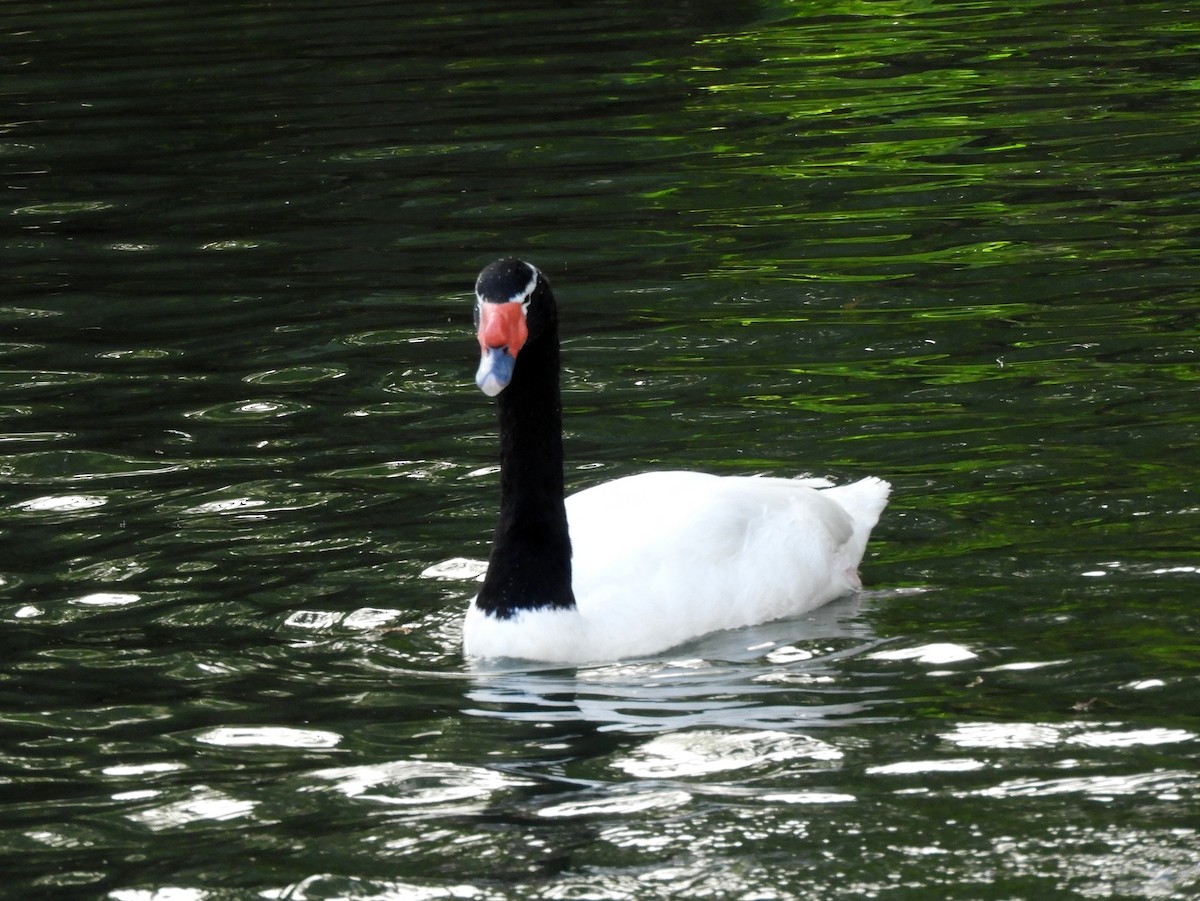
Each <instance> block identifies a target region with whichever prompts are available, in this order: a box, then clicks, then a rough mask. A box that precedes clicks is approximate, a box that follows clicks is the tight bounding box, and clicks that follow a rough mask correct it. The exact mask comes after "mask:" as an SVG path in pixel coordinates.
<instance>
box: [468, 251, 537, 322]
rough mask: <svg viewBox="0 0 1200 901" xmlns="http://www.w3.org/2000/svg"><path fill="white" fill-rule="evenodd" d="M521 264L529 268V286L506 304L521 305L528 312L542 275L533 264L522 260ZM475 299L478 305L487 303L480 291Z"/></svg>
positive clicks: (476, 292)
mask: <svg viewBox="0 0 1200 901" xmlns="http://www.w3.org/2000/svg"><path fill="white" fill-rule="evenodd" d="M520 263H521V264H522V265H524V266H528V267H529V273H530V275H529V284H527V285H526V286H525V287H524V288H522V289H521V290H520V291H518V292H517V293H516V294H514V295H513V296H512V297H510V298H509V299H508V300H507V301H505V303H519V304H521V306H523V307H525V309H526V310H528V309H529V301H530V300H531V299H532V298H533V292H534V291H536V290H537V283H538V277H539V276H540V275H541V273H539V272H538V270H537V267H536V266H534V265H533V264H532V263H526V262H525V261H524V260H520ZM475 299H476V301H477V302H478V303H485V302H487V300H486V298H485V297H484V296H483V295H482V294H480V293H479V291H478V290H476V291H475Z"/></svg>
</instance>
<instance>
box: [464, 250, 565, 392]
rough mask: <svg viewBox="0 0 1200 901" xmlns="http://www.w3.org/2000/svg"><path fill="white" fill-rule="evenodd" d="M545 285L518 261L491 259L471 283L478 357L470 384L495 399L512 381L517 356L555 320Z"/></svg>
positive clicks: (548, 288) (534, 272) (552, 296)
mask: <svg viewBox="0 0 1200 901" xmlns="http://www.w3.org/2000/svg"><path fill="white" fill-rule="evenodd" d="M557 315H558V314H557V310H556V309H555V304H554V295H553V294H551V293H550V283H549V282H548V281H546V277H545V276H544V275H542V274H541V273H540V272H538V270H537V268H536V267H534V266H531V265H530V264H529V263H526V262H524V261H523V260H517V259H505V260H496V262H494V263H491V264H489V265H487V266H485V267H484V269H483V271H482V272H480V273H479V278H478V279H476V280H475V327H476V330H477V334H478V336H479V349H480V354H481V358H480V361H479V370H478V371H477V372H476V373H475V384H477V385H478V386H479V388H480V390H482V391H483V393H484V394H487V395H488V396H489V397H495V396H496V395H497V394H499V393H500V392H501V391H503V390H504V389H505V387H506V386H507V385H508V383H509V382H510V381H512V377H513V370H514V368H515V367H516V362H517V354H518V353H520V351H521V348H522V347H524V346H525V344H526V342H529V341H536V340H537V338H538V337H539V336H540V335H541V334H542V333H544V332H546V331H547V330H548V329H549V328H550V327H551V326H552V325H553V324H554V323H555V322H556V321H557Z"/></svg>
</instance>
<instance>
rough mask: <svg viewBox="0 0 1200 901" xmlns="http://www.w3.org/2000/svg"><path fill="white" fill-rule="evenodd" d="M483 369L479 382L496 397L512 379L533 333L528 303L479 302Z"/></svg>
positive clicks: (480, 368)
mask: <svg viewBox="0 0 1200 901" xmlns="http://www.w3.org/2000/svg"><path fill="white" fill-rule="evenodd" d="M478 309H479V350H480V360H479V369H478V370H477V371H476V373H475V384H476V385H478V386H479V389H480V390H481V391H482V392H483V393H484V394H486V395H487V396H488V397H495V396H496V395H497V394H499V393H500V392H501V391H503V390H504V389H505V387H506V386H507V385H508V383H509V382H510V381H511V380H512V374H513V367H514V366H515V365H516V362H517V354H518V353H519V352H520V350H521V348H522V347H523V346H524V344H525V340H526V339H527V338H528V337H529V327H528V325H527V324H526V322H525V305H524V304H521V303H512V302H510V303H490V302H487V301H481V302H480V303H479V308H478Z"/></svg>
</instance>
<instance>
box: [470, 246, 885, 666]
mask: <svg viewBox="0 0 1200 901" xmlns="http://www.w3.org/2000/svg"><path fill="white" fill-rule="evenodd" d="M475 295H476V300H475V321H476V326H477V334H478V338H479V346H480V350H481V353H482V359H481V360H480V363H479V370H478V372H477V373H476V375H475V381H476V383H477V384H478V385H479V387H480V388H481V389H482V390H483V392H484V393H485V394H487V395H489V396H492V397H495V398H496V407H497V411H498V414H499V424H500V518H499V521H498V522H497V524H496V531H495V534H494V536H493V538H492V550H491V554H490V556H489V558H488V566H487V573H486V575H485V576H484V578H483V584H482V586H481V587H480V589H479V594H478V595H477V596H476V597H475V599H474V600H473V601H472V602H471V605H470V607H469V608H468V610H467V615H466V620H465V622H464V624H463V649H464V651H465V653H466V654H467V656H468V657H477V658H480V657H481V658H499V657H512V658H519V659H523V660H534V661H543V662H549V663H566V664H575V663H588V662H600V661H611V660H618V659H621V658H627V657H641V656H649V655H653V654H657V653H659V652H661V651H665V650H668V649H669V648H672V647H674V646H676V645H679V644H682V643H683V642H686V641H688V640H689V639H692V638H696V637H698V636H700V635H704V634H706V633H708V632H715V631H717V630H720V629H734V628H738V627H741V626H749V625H754V624H757V623H764V622H768V621H770V620H773V619H779V618H782V617H786V616H794V615H797V614H800V613H803V612H805V611H806V610H811V609H812V608H814V607H818V606H820V605H821V604H824V603H826V602H828V601H831V600H833V599H834V598H836V597H839V596H841V595H843V594H846V593H848V592H851V591H854V590H857V589H859V588H860V587H861V583H860V582H859V578H858V564H859V561H860V560H861V559H862V555H863V551H864V550H865V548H866V544H867V538H868V537H869V536H870V533H871V529H872V527H874V525H875V523H876V521H877V520H878V519H879V514H880V513H881V512H882V510H883V508H884V506H885V505H886V504H887V498H888V492H889V491H890V486H889V485H888V483H887V482H885V481H883V480H882V479H877V478H865V479H861V480H860V481H857V482H854V483H852V484H849V485H843V486H839V487H830V483H829V482H827V481H825V480H824V479H799V480H797V479H786V478H766V477H757V476H716V475H709V474H706V473H700V472H648V473H643V474H641V475H633V476H626V477H624V478H619V479H615V480H614V481H611V482H606V483H604V484H601V485H596V486H595V487H592V488H587V489H585V490H583V491H580V492H578V493H577V494H573V495H571V496H570V497H567V498H564V496H563V449H562V400H561V395H560V392H559V339H558V307H557V304H556V302H555V300H554V294H553V293H552V292H551V290H550V283H549V282H548V281H547V280H546V277H545V276H544V275H542V273H541V272H539V271H538V270H537V269H536V268H535V267H533V266H531V265H530V264H529V263H526V262H523V261H521V260H516V259H504V260H497V261H496V262H494V263H492V264H490V265H489V266H487V267H485V268H484V270H483V271H482V272H481V273H480V274H479V279H478V281H477V282H476V283H475Z"/></svg>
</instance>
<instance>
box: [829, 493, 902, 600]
mask: <svg viewBox="0 0 1200 901" xmlns="http://www.w3.org/2000/svg"><path fill="white" fill-rule="evenodd" d="M891 492H892V486H891V485H890V484H889V483H888V482H885V481H884V480H883V479H877V478H876V477H875V476H867V477H866V478H865V479H859V480H858V481H857V482H851V483H850V484H849V485H839V486H837V487H836V488H826V489H825V490H824V491H822V492H821V493H822V494H824V495H825V496H826V497H829V498H832V499H833V500H835V501H837V502H838V504H839V505H840V506H841V508H842V509H843V510H845V511H846V512H847V513H849V514H850V518H851V519H852V520H853V521H854V532H853V534H852V535H851V537H850V540H849V541H848V542H846V545H845V556H844V557H843V558H842V559H843V560H844V561H845V562H846V564H847V565H846V569H845V575H846V581H847V582H849V583H850V587H851V588H853V589H855V590H857V589H860V588H862V580H861V579H860V578H859V575H858V564H859V561H861V560H862V556H863V554H864V553H865V552H866V550H867V539H869V538H870V537H871V530H872V529H873V528H875V523H877V522H879V514H881V513H882V512H883V508H884V507H886V506H887V502H888V495H889V494H891Z"/></svg>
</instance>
